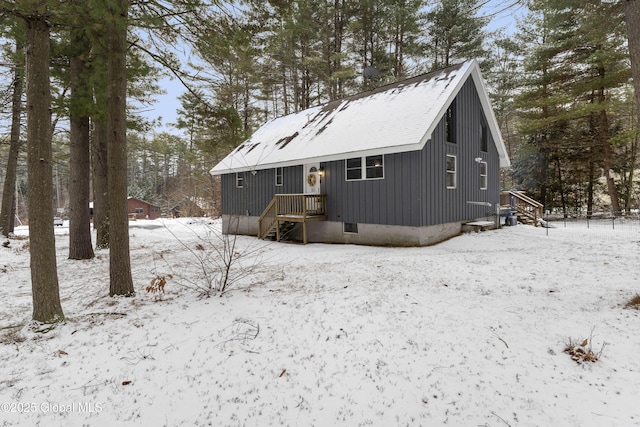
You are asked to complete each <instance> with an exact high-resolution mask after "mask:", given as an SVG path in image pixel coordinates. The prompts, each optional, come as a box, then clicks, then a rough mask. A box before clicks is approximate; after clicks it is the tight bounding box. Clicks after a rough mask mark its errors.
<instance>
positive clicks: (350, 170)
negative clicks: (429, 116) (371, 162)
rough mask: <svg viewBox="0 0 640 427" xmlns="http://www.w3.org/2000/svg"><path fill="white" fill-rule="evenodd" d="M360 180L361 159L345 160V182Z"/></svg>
mask: <svg viewBox="0 0 640 427" xmlns="http://www.w3.org/2000/svg"><path fill="white" fill-rule="evenodd" d="M356 179H362V159H361V158H360V157H357V158H355V159H347V181H353V180H356Z"/></svg>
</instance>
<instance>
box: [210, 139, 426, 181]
mask: <svg viewBox="0 0 640 427" xmlns="http://www.w3.org/2000/svg"><path fill="white" fill-rule="evenodd" d="M423 147H424V144H420V143H418V144H405V145H396V146H393V147H385V148H378V149H371V150H361V151H351V152H344V153H339V154H333V155H328V156H318V157H306V158H299V159H293V160H289V161H282V162H277V163H262V164H259V165H253V166H247V165H239V166H238V167H226V168H225V169H220V168H213V169H211V170H210V171H209V173H210V174H211V175H225V174H228V173H239V172H249V171H255V170H264V169H273V168H280V167H289V166H299V165H304V164H308V163H316V162H317V163H321V162H332V161H338V160H346V159H353V158H359V157H368V156H378V155H385V154H395V153H405V152H408V151H420V150H421V149H422V148H423Z"/></svg>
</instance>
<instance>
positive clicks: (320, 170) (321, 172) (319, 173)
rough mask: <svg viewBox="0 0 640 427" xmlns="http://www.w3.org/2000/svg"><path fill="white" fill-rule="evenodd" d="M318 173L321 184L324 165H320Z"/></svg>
mask: <svg viewBox="0 0 640 427" xmlns="http://www.w3.org/2000/svg"><path fill="white" fill-rule="evenodd" d="M318 175H319V176H320V184H322V178H324V166H320V169H319V170H318Z"/></svg>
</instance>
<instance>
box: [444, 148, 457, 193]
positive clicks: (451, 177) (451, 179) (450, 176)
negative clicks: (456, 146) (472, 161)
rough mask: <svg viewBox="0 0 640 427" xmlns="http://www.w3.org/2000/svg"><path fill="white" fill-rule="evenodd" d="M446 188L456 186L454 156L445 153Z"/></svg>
mask: <svg viewBox="0 0 640 427" xmlns="http://www.w3.org/2000/svg"><path fill="white" fill-rule="evenodd" d="M446 180H447V188H451V189H453V188H456V156H452V155H450V154H447V177H446Z"/></svg>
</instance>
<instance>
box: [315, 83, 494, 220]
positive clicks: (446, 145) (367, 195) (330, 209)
mask: <svg viewBox="0 0 640 427" xmlns="http://www.w3.org/2000/svg"><path fill="white" fill-rule="evenodd" d="M455 114H456V129H455V135H456V142H455V143H450V142H447V141H446V129H445V119H444V118H443V119H442V120H441V121H440V123H439V124H438V126H437V127H436V129H435V130H434V132H433V134H432V137H431V140H429V141H427V143H426V145H425V147H424V148H423V149H422V150H421V151H411V152H405V153H395V154H387V155H385V156H384V179H373V180H362V181H346V179H345V173H346V171H345V161H344V160H340V161H332V162H328V163H326V164H323V166H324V167H325V171H326V172H325V179H324V183H323V188H322V190H323V192H324V193H326V194H327V215H328V220H329V221H338V222H348V223H366V224H388V225H402V226H410V227H421V226H430V225H436V224H444V223H450V222H459V221H465V220H470V219H474V218H480V217H485V216H489V215H491V214H492V213H493V212H495V204H496V203H498V202H499V200H500V163H499V157H498V152H497V149H496V147H495V144H494V142H493V139H492V138H491V134H490V132H488V138H489V140H488V144H487V146H488V149H487V152H482V151H481V149H480V148H481V147H480V143H481V136H482V124H483V123H484V124H485V125H486V119H485V118H484V117H483V113H482V108H481V104H480V100H479V97H478V94H477V92H476V88H475V86H474V83H473V80H472V79H468V80H467V82H466V83H465V84H464V85H463V87H462V88H461V90H460V92H459V93H458V95H457V97H456V112H455ZM447 154H451V155H455V156H456V163H457V164H456V175H457V177H456V178H457V188H456V189H447V186H446V166H445V165H446V155H447ZM478 157H481V158H482V161H486V162H487V184H488V188H487V190H481V189H480V185H481V178H480V164H479V163H477V162H476V161H475V159H476V158H478ZM468 202H489V203H491V204H492V207H487V206H479V205H476V204H472V203H468Z"/></svg>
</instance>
